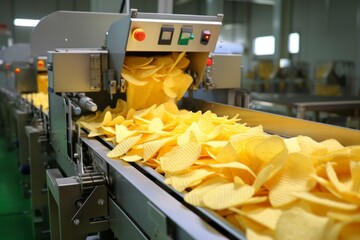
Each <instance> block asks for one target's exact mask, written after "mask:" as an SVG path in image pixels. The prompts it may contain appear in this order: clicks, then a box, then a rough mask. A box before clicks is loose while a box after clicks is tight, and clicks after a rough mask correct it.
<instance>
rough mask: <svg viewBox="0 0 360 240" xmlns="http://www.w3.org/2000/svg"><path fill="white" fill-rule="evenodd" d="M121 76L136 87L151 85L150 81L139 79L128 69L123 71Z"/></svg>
mask: <svg viewBox="0 0 360 240" xmlns="http://www.w3.org/2000/svg"><path fill="white" fill-rule="evenodd" d="M121 76H122V77H123V78H124V79H125V80H126V81H127V82H128V83H131V84H134V85H136V86H145V85H147V84H148V83H149V81H146V80H145V79H139V78H136V77H135V76H134V74H132V73H131V72H130V71H129V70H127V69H126V68H123V70H122V71H121Z"/></svg>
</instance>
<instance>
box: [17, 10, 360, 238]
mask: <svg viewBox="0 0 360 240" xmlns="http://www.w3.org/2000/svg"><path fill="white" fill-rule="evenodd" d="M222 20H223V16H222V15H221V14H219V15H218V16H194V15H172V14H152V13H141V12H138V11H137V10H131V11H130V10H128V12H127V13H121V14H105V13H84V12H62V11H60V12H56V13H53V14H50V15H49V16H47V17H45V18H43V19H42V20H41V21H40V23H39V24H38V26H37V27H36V28H35V29H34V32H33V34H32V39H31V51H32V56H33V57H34V59H35V60H34V65H36V66H37V67H38V75H39V74H42V73H44V71H47V74H48V79H49V82H48V94H49V109H48V110H46V109H44V108H42V106H40V107H35V106H34V104H33V101H32V100H31V98H30V99H20V102H21V105H23V106H25V107H26V109H27V110H28V111H29V112H30V113H31V118H30V119H31V122H30V123H28V124H26V126H24V127H23V128H24V129H25V130H24V129H23V131H24V132H25V133H26V138H27V142H26V146H27V150H28V155H27V156H28V158H29V163H30V168H31V172H30V175H31V177H30V179H31V194H32V218H33V223H34V234H35V238H36V239H47V238H49V237H51V239H74V240H77V239H79V240H80V239H86V238H87V237H94V238H95V239H245V235H244V233H243V232H242V231H240V230H239V229H238V228H236V227H235V226H234V225H232V224H231V223H230V222H228V221H226V220H225V219H224V218H223V217H221V216H220V215H218V214H217V213H216V212H214V211H212V210H209V209H205V208H200V207H195V206H191V205H189V204H188V203H186V202H185V201H184V199H183V194H182V193H179V192H177V191H176V190H174V188H172V187H171V186H169V185H167V184H166V183H165V181H164V176H163V175H161V174H159V173H158V172H157V171H155V170H154V169H153V168H151V167H148V166H144V165H142V164H140V163H129V162H123V161H118V160H113V159H110V158H108V157H107V153H108V152H109V150H111V149H112V148H113V147H114V145H113V144H111V143H108V142H105V141H104V140H103V139H102V138H92V139H90V138H88V137H87V135H88V133H87V132H86V130H85V129H82V128H80V126H79V125H78V124H77V120H78V119H79V118H80V117H82V116H84V115H87V114H92V113H95V112H97V111H98V110H104V109H105V108H106V107H108V106H110V107H114V106H115V104H116V101H117V100H118V99H119V98H121V99H126V98H127V87H128V85H127V83H126V82H125V80H124V79H123V77H122V75H121V73H122V71H123V67H124V60H125V58H126V57H127V56H154V55H166V54H172V53H182V52H186V54H187V57H188V59H189V60H190V64H189V66H188V68H187V69H186V72H187V73H188V74H190V75H191V76H192V79H193V82H192V84H191V86H190V87H189V89H188V93H187V96H188V97H184V98H182V99H181V100H180V101H179V102H178V106H179V108H182V109H187V110H191V111H194V112H195V111H199V110H201V111H203V112H205V111H207V110H211V111H212V112H213V113H216V114H217V115H220V116H223V115H226V116H230V117H233V116H235V115H237V114H239V117H240V118H241V119H242V121H243V122H246V123H247V124H248V126H258V125H262V126H263V128H264V129H265V130H266V132H267V133H269V134H278V135H280V136H283V137H292V136H297V135H307V136H310V137H312V138H313V139H314V140H316V141H322V140H325V139H328V138H336V139H337V140H338V141H339V142H340V143H341V144H343V145H345V146H348V145H354V144H360V141H359V139H360V132H359V131H356V130H352V129H345V128H339V127H335V126H330V125H324V124H318V123H315V122H309V121H305V120H301V119H295V118H289V117H283V116H279V115H273V114H266V113H262V112H257V111H254V110H249V109H245V108H239V107H234V106H230V105H224V104H219V103H214V102H208V101H204V100H200V99H198V98H197V97H198V93H199V92H211V91H212V90H214V89H215V90H219V91H221V90H226V91H228V90H229V89H230V92H231V91H232V90H234V89H238V88H239V87H240V71H239V69H240V65H241V58H240V57H239V56H238V55H236V56H235V55H222V54H214V53H212V52H213V51H214V49H215V45H216V42H217V40H218V36H219V33H220V29H221V26H222ZM79 29H81V31H80V30H79ZM44 36H48V38H47V39H46V41H45V38H44ZM40 62H42V63H40ZM38 63H39V64H38ZM226 66H238V67H239V69H236V67H234V68H231V69H230V70H229V71H224V69H226ZM229 79H235V80H237V79H238V80H239V81H232V80H229ZM37 82H38V83H39V80H37ZM37 86H38V89H39V84H37ZM203 90H205V91H203ZM213 93H215V92H213ZM217 93H218V92H216V93H215V94H217ZM138 95H139V96H138V97H139V98H141V97H142V93H141V92H139V93H138ZM230 95H232V94H229V96H230ZM229 99H230V97H228V100H229ZM21 144H24V143H21ZM23 146H25V145H23ZM47 216H49V218H47ZM49 235H50V236H49Z"/></svg>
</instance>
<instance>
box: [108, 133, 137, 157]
mask: <svg viewBox="0 0 360 240" xmlns="http://www.w3.org/2000/svg"><path fill="white" fill-rule="evenodd" d="M141 136H142V135H137V136H134V137H130V138H128V139H126V140H124V141H122V142H121V143H119V144H118V145H116V147H115V148H114V149H113V150H111V151H110V152H108V153H107V155H106V156H107V157H109V158H115V157H120V156H122V155H124V154H125V153H126V152H127V151H129V150H130V148H131V147H132V146H134V145H135V144H136V143H137V142H138V141H139V140H140V139H141Z"/></svg>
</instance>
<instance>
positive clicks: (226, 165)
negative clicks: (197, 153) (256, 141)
mask: <svg viewBox="0 0 360 240" xmlns="http://www.w3.org/2000/svg"><path fill="white" fill-rule="evenodd" d="M209 167H212V168H234V169H241V170H244V171H246V172H247V173H249V174H250V175H251V176H253V177H254V178H255V174H254V173H253V171H252V170H251V169H250V168H249V167H248V166H246V165H245V164H242V163H240V162H226V163H216V164H209Z"/></svg>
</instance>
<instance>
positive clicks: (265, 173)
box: [253, 149, 288, 190]
mask: <svg viewBox="0 0 360 240" xmlns="http://www.w3.org/2000/svg"><path fill="white" fill-rule="evenodd" d="M287 157H288V154H287V150H286V149H284V150H283V151H282V152H280V153H278V154H277V155H275V156H273V158H272V159H271V160H269V162H268V163H267V165H266V166H265V167H264V168H262V169H261V170H260V172H259V173H258V175H257V176H256V179H255V181H254V183H253V186H254V188H255V190H258V189H260V187H261V186H262V185H266V184H267V182H268V181H269V180H271V179H272V178H273V177H274V176H275V175H276V174H277V173H278V172H279V171H280V170H281V169H282V168H283V167H284V166H285V164H286V161H287ZM269 185H271V184H269Z"/></svg>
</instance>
